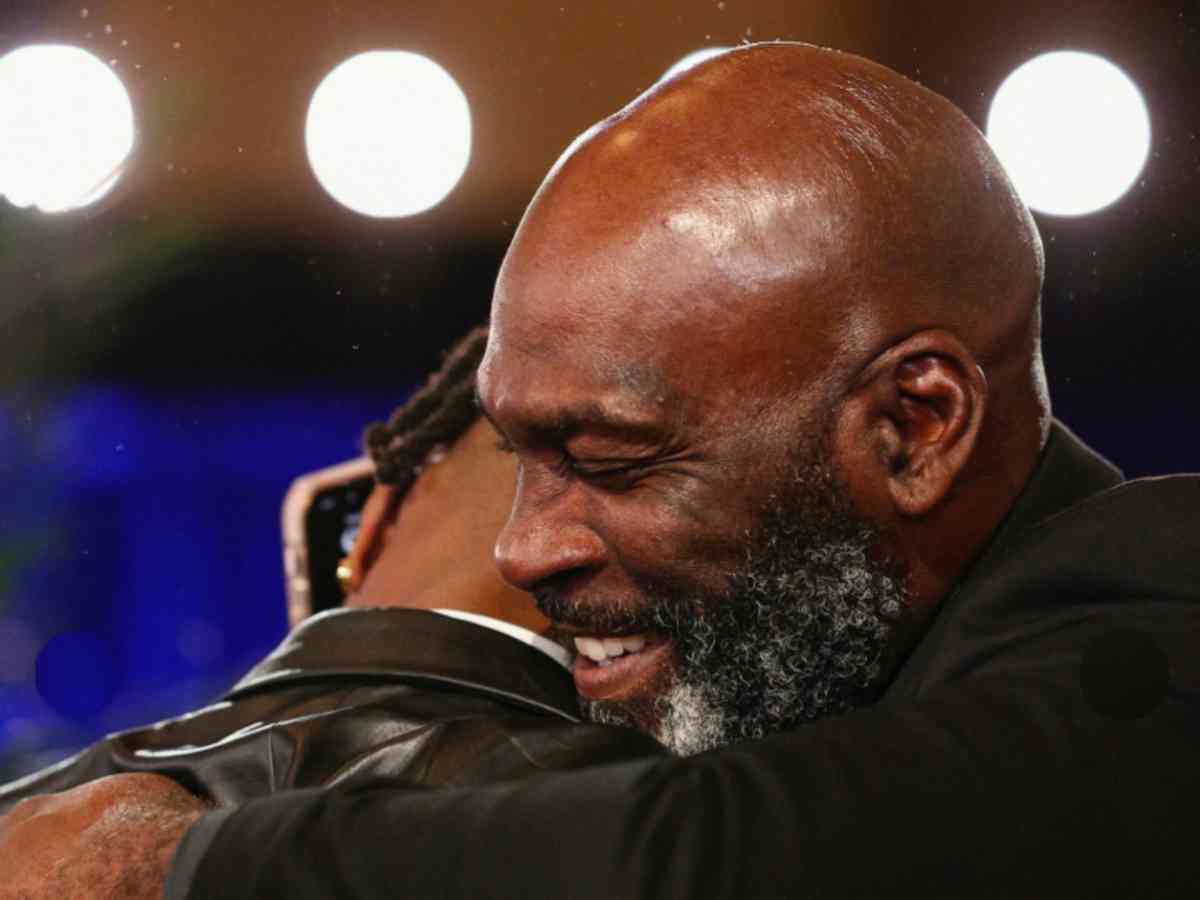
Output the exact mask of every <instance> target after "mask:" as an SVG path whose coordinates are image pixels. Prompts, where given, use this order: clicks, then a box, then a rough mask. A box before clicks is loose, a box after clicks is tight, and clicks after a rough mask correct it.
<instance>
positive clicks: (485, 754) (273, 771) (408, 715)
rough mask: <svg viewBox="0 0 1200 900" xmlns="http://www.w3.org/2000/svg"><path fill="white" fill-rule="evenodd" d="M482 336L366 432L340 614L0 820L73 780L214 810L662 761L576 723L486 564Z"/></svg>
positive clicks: (621, 736) (63, 774) (4, 795)
mask: <svg viewBox="0 0 1200 900" xmlns="http://www.w3.org/2000/svg"><path fill="white" fill-rule="evenodd" d="M486 339H487V333H486V330H484V329H477V330H475V331H472V332H471V333H470V334H468V335H467V336H466V337H465V338H464V339H463V340H462V341H461V342H460V343H459V344H458V345H456V346H455V347H454V349H453V350H451V352H450V353H449V355H448V356H447V358H446V361H445V364H444V365H443V367H442V368H441V369H440V370H439V371H438V372H437V373H436V374H435V375H434V376H433V377H432V378H431V379H430V380H429V381H428V383H427V384H426V385H425V386H424V387H423V388H422V389H420V390H419V391H418V392H417V393H416V394H414V395H413V397H412V398H411V399H410V400H409V401H408V402H407V403H406V404H404V405H403V406H401V407H400V408H399V409H398V410H397V411H396V412H395V413H394V414H393V415H392V417H391V419H390V420H389V421H388V422H387V423H386V424H384V423H378V424H375V425H372V426H370V427H369V428H368V429H367V432H366V435H365V439H364V443H365V445H366V450H367V453H368V454H369V455H370V457H371V458H372V460H373V462H374V465H375V468H376V474H377V479H378V485H377V486H376V488H375V490H374V491H373V493H372V495H371V497H370V498H369V500H368V503H367V508H366V509H365V510H364V520H363V524H362V527H361V529H360V532H359V538H358V540H357V541H356V545H355V547H354V549H353V551H352V553H351V555H350V557H349V558H348V559H347V561H346V563H345V564H344V565H346V566H347V567H348V568H349V569H350V570H351V573H350V574H349V575H348V577H347V579H346V582H345V583H346V586H347V588H348V592H347V598H346V602H345V604H344V606H345V608H344V609H339V610H332V611H328V612H325V613H322V614H320V615H317V616H314V617H312V618H310V619H308V620H307V621H304V622H302V623H300V625H299V626H298V627H297V628H296V629H295V630H294V631H293V632H292V633H291V634H290V635H289V636H288V637H287V638H286V639H285V640H284V642H283V643H282V644H281V645H280V646H279V648H278V649H276V650H275V651H274V652H273V653H272V654H271V655H270V656H268V657H267V658H266V659H265V660H263V661H262V662H261V663H260V664H259V665H257V666H256V667H254V669H252V670H251V672H250V673H249V674H248V675H246V677H245V678H243V679H242V680H241V681H240V682H239V683H238V684H237V685H236V686H235V687H234V688H233V690H232V691H231V692H230V693H229V694H228V695H226V696H225V697H224V698H223V700H222V701H221V702H220V703H217V704H216V705H213V706H210V707H208V708H206V709H202V710H200V711H199V712H196V713H193V714H191V715H187V716H183V717H180V718H177V719H172V720H169V721H166V722H161V723H159V724H156V725H153V726H150V727H148V728H140V729H136V730H133V731H127V732H124V733H121V734H116V735H113V736H111V737H109V738H108V739H106V740H104V741H103V742H101V743H99V744H97V745H95V746H93V747H91V748H90V749H88V750H86V751H84V752H83V753H82V754H80V755H78V756H76V757H75V758H74V759H71V760H69V761H67V762H66V763H64V764H62V765H59V766H56V767H53V768H51V769H49V770H46V771H43V772H40V773H36V774H34V775H32V776H30V777H28V778H25V779H23V780H21V781H18V782H15V783H13V784H11V785H8V786H7V787H0V813H4V812H5V811H7V810H8V809H11V808H12V807H13V806H14V805H15V804H17V803H18V801H21V800H23V799H26V798H29V797H33V796H35V795H44V794H47V793H50V792H56V791H62V790H66V789H68V788H72V787H75V786H79V785H84V784H86V783H88V782H96V783H97V790H100V791H102V790H103V782H102V781H98V780H99V779H104V777H105V776H109V775H115V774H118V773H146V774H158V775H165V776H167V777H169V778H170V779H172V780H173V781H174V782H176V783H177V784H178V785H179V786H180V787H181V788H182V789H183V790H186V791H188V792H190V793H191V794H193V795H197V796H200V797H202V798H204V799H205V800H207V801H208V802H210V803H212V804H214V805H216V806H219V807H220V806H231V805H236V804H240V803H243V802H246V801H247V800H250V799H253V798H256V797H263V796H266V795H268V794H272V793H275V792H278V791H280V790H285V789H290V788H306V787H307V788H329V787H335V786H340V787H346V788H349V787H351V786H353V785H357V784H361V783H365V782H368V781H371V780H375V779H381V778H382V779H387V780H390V781H393V782H397V783H403V784H407V785H414V786H415V785H425V786H433V785H470V784H485V783H492V782H497V781H504V780H510V779H517V778H521V777H524V776H527V775H531V774H533V773H536V772H539V771H541V770H544V769H564V768H573V767H577V766H580V765H583V764H585V763H589V764H591V763H599V762H606V761H613V760H617V759H627V758H631V757H635V756H640V755H646V754H650V753H655V752H660V751H661V748H659V746H658V745H657V744H656V743H655V742H654V741H652V740H650V739H649V738H646V737H644V736H642V735H640V734H638V733H637V732H634V731H632V730H627V729H609V728H604V727H602V726H598V725H585V724H580V723H579V722H578V715H577V711H576V699H575V691H574V688H573V686H572V683H571V677H570V674H569V673H568V670H567V664H568V662H569V657H568V654H567V653H566V651H565V650H563V649H562V648H561V647H559V646H557V645H556V644H554V643H552V642H551V641H549V640H547V639H546V638H544V637H542V636H541V635H539V634H538V632H540V631H544V630H546V627H547V625H548V622H547V620H546V619H545V618H543V617H542V616H541V615H540V614H539V613H538V612H537V610H536V608H535V606H534V604H533V600H532V598H531V597H530V596H529V595H528V594H526V593H524V592H522V591H518V590H516V589H515V588H512V587H509V586H508V585H506V584H505V583H504V582H503V581H501V579H500V577H499V575H498V574H497V572H496V570H495V567H494V566H493V565H492V561H491V549H492V544H493V543H494V542H495V539H496V535H497V533H498V532H499V530H500V527H501V526H502V524H503V522H504V519H505V518H506V516H507V511H508V507H509V505H510V504H511V502H512V492H513V480H514V472H513V469H514V465H513V460H512V458H511V457H507V456H505V455H503V454H500V453H498V452H496V442H497V437H496V434H495V432H494V431H493V430H492V428H491V426H490V425H489V424H488V423H487V422H486V421H485V420H483V419H482V418H481V417H480V415H479V412H478V409H477V408H476V405H475V370H476V368H477V366H478V364H479V360H480V358H481V357H482V354H483V349H484V346H485V343H486ZM434 610H437V611H434ZM38 802H42V801H34V804H33V805H34V806H35V808H36V803H38ZM29 807H30V805H27V806H26V807H25V809H27V810H28V809H29ZM21 809H22V808H21V807H18V810H17V812H16V813H14V816H18V817H19V816H20V815H22V813H21Z"/></svg>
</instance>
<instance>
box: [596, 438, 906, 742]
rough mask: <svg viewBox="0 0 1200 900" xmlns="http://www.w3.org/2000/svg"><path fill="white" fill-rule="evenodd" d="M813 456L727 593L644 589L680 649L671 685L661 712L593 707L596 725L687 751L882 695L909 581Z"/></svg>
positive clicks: (765, 520)
mask: <svg viewBox="0 0 1200 900" xmlns="http://www.w3.org/2000/svg"><path fill="white" fill-rule="evenodd" d="M815 456H816V455H815V454H813V456H810V458H809V460H808V462H807V464H806V465H802V466H798V467H797V468H796V469H795V470H794V474H793V477H792V479H791V482H790V483H789V484H788V485H786V486H785V488H784V489H783V490H781V491H780V492H778V493H777V494H776V495H774V496H773V497H772V498H771V499H770V501H769V502H768V507H767V510H766V512H765V514H764V515H763V517H762V520H761V522H760V525H759V527H758V528H757V529H756V530H755V532H754V533H753V534H752V535H751V538H750V540H749V542H748V546H747V550H746V558H745V563H744V564H743V565H742V566H741V567H740V568H738V569H737V570H736V571H735V572H733V573H731V574H730V576H729V579H728V584H729V586H728V588H727V590H725V591H723V592H722V593H721V594H720V595H718V596H713V595H711V594H710V595H706V596H704V597H700V598H697V597H694V596H690V595H688V594H686V593H684V592H681V591H678V590H676V589H674V588H673V587H672V586H671V585H669V584H658V585H657V586H655V585H646V586H644V587H646V588H648V590H647V593H648V595H649V596H653V597H656V601H655V603H654V608H653V610H652V611H651V616H650V617H649V618H650V621H652V622H653V626H654V627H655V628H657V629H659V630H661V631H663V632H665V633H666V634H667V635H668V636H669V637H670V638H671V639H672V641H673V642H674V649H675V666H674V667H673V670H672V675H671V680H670V683H669V684H666V685H663V686H662V688H663V689H662V690H661V692H660V693H659V694H658V696H657V697H655V698H654V699H653V701H651V702H650V703H646V702H644V701H643V702H621V701H603V700H602V701H595V702H587V701H584V702H583V712H584V715H585V716H586V717H587V718H589V719H590V720H591V721H593V722H602V723H608V724H614V725H626V726H632V727H637V728H640V729H641V730H643V731H649V732H650V733H651V734H652V735H653V736H654V737H655V738H657V739H658V740H659V741H660V742H661V743H662V744H663V745H664V746H666V747H667V748H668V749H669V750H670V751H671V752H673V753H675V754H678V755H690V754H694V753H700V752H702V751H705V750H710V749H712V748H714V747H721V746H725V745H727V744H730V743H734V742H737V741H741V740H753V739H757V738H761V737H764V736H766V735H768V734H773V733H775V732H778V731H781V730H784V729H787V728H791V727H794V726H796V725H799V724H802V723H804V722H810V721H813V720H815V719H822V718H825V717H828V716H832V715H836V714H839V713H843V712H847V711H849V710H851V709H854V708H855V707H858V706H862V705H865V704H867V703H870V702H871V701H873V700H874V699H875V697H876V695H877V693H878V688H879V683H880V680H881V677H882V676H883V674H884V671H885V668H886V664H887V661H888V656H889V651H890V650H891V649H892V648H893V646H894V644H895V643H896V642H895V639H894V636H895V632H896V630H897V628H898V626H899V625H900V624H901V623H902V621H903V620H904V619H905V618H906V617H907V611H908V609H909V605H910V604H909V598H908V594H907V591H906V588H905V578H904V573H903V571H902V570H901V569H900V568H899V566H897V565H895V564H894V563H892V562H891V561H889V560H888V558H887V556H886V554H885V553H884V552H883V549H882V542H881V540H880V537H879V534H878V531H877V529H875V528H874V527H873V526H872V525H871V524H870V523H868V522H867V521H866V520H865V519H863V518H862V517H861V516H860V515H859V514H858V513H857V510H855V508H854V506H853V503H852V501H851V500H850V498H849V493H848V491H847V489H846V488H845V486H844V484H842V483H841V482H840V481H839V480H838V479H837V478H836V477H835V476H833V474H832V473H831V470H830V468H829V467H828V465H826V464H825V462H824V460H823V459H820V458H814V457H815ZM656 588H657V589H656Z"/></svg>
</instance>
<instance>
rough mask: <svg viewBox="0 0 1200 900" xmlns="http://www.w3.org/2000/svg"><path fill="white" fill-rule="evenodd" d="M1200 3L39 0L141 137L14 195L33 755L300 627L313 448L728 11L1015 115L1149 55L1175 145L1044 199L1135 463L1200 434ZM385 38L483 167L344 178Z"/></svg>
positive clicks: (1075, 362)
mask: <svg viewBox="0 0 1200 900" xmlns="http://www.w3.org/2000/svg"><path fill="white" fill-rule="evenodd" d="M84 9H86V10H87V14H86V15H84V14H83V10H84ZM1195 9H1196V4H1195V2H1194V0H1186V2H1185V0H1177V2H1169V3H1162V4H1155V5H1153V6H1152V7H1151V6H1150V5H1146V4H1130V3H1127V2H1116V0H1112V2H1067V0H1042V2H1009V3H1004V4H991V5H987V4H964V3H961V2H932V0H929V2H924V0H909V2H900V0H896V2H868V0H850V2H847V0H839V2H836V3H834V2H832V0H826V2H812V0H801V2H796V0H793V2H785V0H778V2H748V0H724V2H696V0H660V2H657V3H654V4H647V3H645V2H636V3H635V2H629V0H608V2H604V3H578V2H564V0H554V2H541V0H517V2H513V3H507V4H503V5H501V4H489V3H484V2H462V3H457V4H406V3H398V2H388V3H383V2H372V0H337V2H334V0H323V2H312V3H297V2H280V0H269V2H258V3H242V2H235V0H207V2H205V0H191V2H188V0H176V2H174V3H170V2H162V0H155V2H148V0H146V2H144V0H119V2H95V0H82V2H81V0H76V2H73V3H70V4H66V3H56V2H32V0H22V2H15V3H14V2H13V0H7V2H6V3H5V4H4V6H3V8H2V10H0V54H3V53H5V52H7V51H8V50H11V49H13V48H16V47H19V46H21V45H24V44H27V43H42V42H62V43H72V44H77V45H79V46H83V47H85V48H88V49H90V50H93V51H94V52H96V53H97V54H98V55H100V56H101V57H102V58H104V59H111V60H115V62H114V63H113V65H114V66H115V70H116V71H117V73H118V74H119V75H120V77H121V78H122V80H123V81H124V82H125V84H126V87H127V88H128V89H129V91H130V93H131V96H132V98H133V102H134V108H135V114H136V116H137V119H138V124H139V142H138V145H137V148H136V149H135V155H134V158H133V161H132V164H131V166H130V168H129V170H128V172H127V174H126V176H125V178H124V179H123V180H122V182H121V183H120V184H119V185H118V186H117V188H116V189H115V190H114V191H113V192H112V193H110V194H109V195H108V196H107V197H105V198H104V199H103V200H102V201H101V202H100V203H98V204H97V205H95V206H93V207H89V208H87V209H84V210H81V211H78V212H75V213H68V214H63V215H57V216H48V215H44V214H41V213H39V212H37V211H36V210H18V209H15V208H13V207H11V206H9V205H8V204H7V203H6V202H5V201H4V200H3V199H0V496H2V497H3V499H4V504H3V510H4V514H5V516H4V522H3V527H2V530H0V780H2V779H3V778H4V777H6V776H11V775H14V774H16V773H18V772H20V771H24V770H27V769H29V768H31V767H33V766H35V765H37V764H40V763H42V762H45V761H47V760H49V759H53V758H57V757H58V756H61V755H62V754H63V753H64V752H66V751H67V750H69V749H71V748H72V747H76V746H78V745H80V744H81V743H83V742H86V741H90V740H92V739H94V738H95V737H96V736H97V735H99V734H101V733H103V732H105V731H107V730H112V729H115V728H121V727H127V726H130V725H133V724H137V723H140V722H142V721H145V720H147V719H150V718H154V717H158V716H165V715H168V714H172V713H175V712H178V711H180V710H183V709H186V708H189V707H193V706H195V705H197V704H199V703H201V702H204V701H206V700H208V699H211V698H212V697H213V696H215V695H216V694H217V693H219V691H220V690H221V688H223V687H224V686H226V685H227V684H228V683H229V682H230V681H231V680H232V679H234V678H235V677H236V676H237V675H238V674H239V673H240V671H242V670H244V669H245V668H246V667H247V666H248V665H249V664H250V663H251V662H253V661H254V659H255V658H256V657H257V656H259V655H261V654H262V653H264V652H265V651H266V650H267V649H269V648H270V647H271V646H272V645H273V644H274V643H275V642H276V641H277V640H278V639H279V638H280V637H281V636H282V634H283V632H284V629H285V611H284V601H283V587H282V580H281V566H280V562H279V531H278V511H279V503H280V500H281V499H282V495H283V492H284V490H285V489H286V487H287V485H288V483H289V482H290V480H291V479H292V478H294V477H296V476H297V475H299V474H301V473H303V472H305V471H308V470H310V469H313V468H317V467H320V466H323V465H328V464H331V463H334V462H337V461H340V460H342V459H345V458H348V457H350V456H353V455H355V453H356V449H357V447H356V442H357V437H358V434H359V432H360V430H361V428H362V426H363V425H364V424H365V422H366V421H368V420H369V419H371V418H380V417H383V416H386V415H387V413H388V412H389V411H390V409H391V408H392V407H393V406H394V405H395V404H396V403H397V402H399V401H400V400H401V399H403V397H404V396H405V394H406V393H407V391H408V390H410V389H411V386H412V385H413V384H414V383H415V382H416V381H418V380H419V379H420V377H421V375H422V373H424V372H425V371H427V370H428V369H429V368H430V367H431V366H433V365H434V364H436V362H437V360H438V356H439V353H440V351H441V350H442V349H443V348H444V347H445V346H446V345H447V344H448V343H449V342H450V341H451V340H452V339H453V338H454V337H455V336H456V335H458V334H459V333H461V332H462V331H464V330H465V329H466V328H467V327H468V326H469V325H471V324H473V323H475V322H477V321H480V320H481V319H482V318H483V317H484V315H485V313H486V309H487V304H488V299H489V295H490V291H491V284H492V281H493V278H494V274H495V269H496V265H497V263H498V262H499V260H500V258H501V257H502V255H503V252H504V248H505V245H506V242H507V240H508V238H509V237H510V236H511V233H512V230H513V227H514V226H515V223H516V222H517V220H518V219H519V217H520V214H521V211H522V208H523V206H524V204H525V203H526V202H527V200H528V199H529V197H530V195H531V193H532V191H533V189H534V188H535V187H536V184H537V182H538V180H539V179H540V177H541V175H542V174H543V173H544V172H545V170H546V169H547V168H548V167H549V165H550V164H551V163H552V162H553V161H554V159H555V158H556V157H557V155H558V154H559V153H560V152H561V151H562V150H563V148H564V147H565V146H566V145H567V144H568V143H569V142H570V140H571V138H573V137H574V136H575V134H577V133H578V132H579V131H581V130H582V129H583V128H585V127H586V126H588V125H589V124H591V123H592V122H593V121H594V120H596V119H598V118H601V117H602V116H604V115H606V114H608V113H610V112H612V111H613V110H615V109H616V108H618V107H619V106H620V105H622V104H623V103H625V102H626V101H627V100H629V99H631V98H632V97H633V96H634V95H635V94H636V93H638V92H639V91H640V90H642V89H643V88H645V87H646V86H648V85H649V84H650V83H651V82H653V81H654V80H655V79H656V78H658V77H659V76H660V75H661V74H662V72H663V71H664V70H665V69H666V68H667V67H668V66H670V65H671V64H672V63H673V62H675V61H676V60H677V59H679V58H680V57H682V56H684V55H685V54H686V53H688V52H690V51H692V50H695V49H697V48H699V47H702V46H709V45H732V44H736V43H738V42H740V41H743V40H747V39H749V40H768V39H775V38H783V39H795V40H805V41H810V42H813V43H817V44H823V45H830V46H836V47H839V48H841V49H845V50H850V51H854V52H858V53H862V54H865V55H868V56H871V57H873V58H875V59H878V60H880V61H882V62H884V63H886V64H888V65H890V66H892V67H893V68H896V69H898V70H899V71H901V72H903V73H905V74H907V75H909V76H911V77H914V78H916V79H918V80H920V81H922V82H924V83H925V84H927V85H929V86H930V87H932V88H934V89H936V90H938V91H940V92H942V93H944V94H946V95H947V96H948V97H950V98H951V99H952V100H953V101H955V102H956V103H958V104H959V105H960V106H961V107H962V108H963V109H964V110H966V112H967V113H968V114H969V115H970V116H971V117H972V118H973V119H974V120H975V121H976V123H978V124H980V125H981V126H982V125H983V123H984V121H985V119H986V115H987V110H988V106H989V104H990V102H991V98H992V96H993V94H994V92H995V90H996V88H997V87H998V86H999V84H1000V82H1001V81H1002V80H1003V79H1004V77H1005V76H1006V75H1007V74H1008V73H1009V72H1010V71H1011V70H1012V69H1014V68H1015V67H1016V66H1018V65H1020V64H1021V63H1022V62H1024V61H1026V60H1027V59H1029V58H1031V57H1033V56H1035V55H1037V54H1039V53H1041V52H1045V51H1048V50H1056V49H1078V50H1086V51H1091V52H1095V53H1099V54H1101V55H1103V56H1106V57H1107V58H1109V59H1111V60H1112V61H1113V62H1115V63H1116V64H1117V65H1119V66H1120V67H1121V68H1123V69H1124V70H1125V71H1126V72H1127V73H1128V74H1129V75H1130V76H1131V77H1132V78H1133V80H1134V81H1135V82H1136V83H1137V84H1138V85H1139V87H1140V88H1141V90H1142V92H1143V94H1144V95H1145V97H1146V100H1147V102H1148V104H1149V107H1150V114H1151V127H1152V132H1153V138H1152V140H1153V144H1152V148H1151V156H1150V160H1149V162H1148V163H1147V166H1146V169H1145V171H1144V172H1143V174H1142V177H1141V178H1140V179H1139V181H1138V183H1137V185H1136V186H1135V187H1134V188H1133V189H1132V190H1131V191H1130V192H1129V193H1128V194H1127V195H1126V196H1125V197H1124V198H1123V199H1122V200H1121V201H1119V202H1118V203H1116V204H1115V205H1113V206H1111V207H1109V208H1107V209H1105V210H1103V211H1101V212H1099V213H1097V214H1095V215H1092V216H1085V217H1082V218H1076V219H1067V218H1053V217H1040V218H1039V224H1040V226H1041V229H1042V234H1043V238H1044V239H1045V242H1046V249H1047V268H1048V279H1047V284H1046V293H1045V348H1046V362H1047V367H1048V370H1049V375H1050V380H1051V390H1052V396H1053V398H1054V401H1055V410H1056V413H1057V414H1058V415H1059V416H1060V417H1061V418H1062V419H1064V420H1065V421H1066V422H1067V423H1068V424H1069V425H1071V426H1072V427H1073V428H1074V429H1075V430H1077V431H1078V432H1079V433H1080V434H1081V435H1082V436H1083V437H1084V438H1085V439H1087V440H1088V441H1090V442H1091V443H1093V444H1094V445H1095V446H1096V447H1097V448H1098V449H1100V450H1102V451H1103V452H1105V453H1106V454H1107V455H1109V456H1110V457H1111V458H1112V459H1113V460H1114V461H1115V462H1117V463H1118V464H1119V465H1121V466H1122V467H1123V468H1124V469H1125V471H1126V472H1127V474H1129V475H1146V474H1158V473H1166V472H1173V471H1183V470H1196V469H1200V451H1198V450H1197V446H1196V439H1197V437H1200V426H1197V424H1196V414H1197V403H1196V401H1195V389H1196V379H1195V378H1194V377H1193V371H1194V366H1195V357H1196V355H1197V354H1198V353H1200V340H1198V338H1200V304H1198V303H1197V302H1196V290H1197V287H1198V286H1200V254H1198V252H1197V246H1198V242H1200V211H1198V205H1200V203H1198V201H1200V194H1198V191H1197V188H1198V186H1200V140H1198V138H1197V132H1198V131H1200V107H1198V104H1197V91H1196V88H1195V85H1196V84H1197V83H1200V61H1198V56H1200V54H1198V52H1197V51H1200V31H1198V20H1200V15H1198V14H1197V13H1196V12H1194V10H1195ZM105 26H108V27H107V28H106V27H105ZM122 42H124V43H122ZM379 48H397V49H407V50H414V51H417V52H421V53H425V54H427V55H429V56H431V57H432V58H434V59H435V60H437V61H438V62H439V63H440V64H441V65H443V66H444V67H445V68H446V69H447V70H448V71H449V72H450V73H451V74H452V75H453V76H454V77H455V78H456V79H457V80H458V82H459V84H460V85H461V86H462V88H463V90H464V91H465V93H466V95H467V97H468V100H469V102H470V104H471V108H472V115H473V119H474V122H473V125H474V141H473V151H472V160H471V164H470V167H469V169H468V171H467V174H466V176H465V177H464V179H463V181H462V182H461V183H460V184H459V186H458V187H457V189H456V190H455V191H454V192H453V193H452V194H451V195H450V196H449V197H448V198H447V200H446V201H445V202H444V203H443V204H441V205H440V206H438V207H436V208H435V209H433V210H431V211H429V212H427V213H425V214H422V215H419V216H416V217H413V218H409V219H398V220H390V221H386V220H378V219H369V218H366V217H362V216H359V215H357V214H355V213H352V212H350V211H348V210H345V209H343V208H342V207H340V206H338V205H337V203H336V202H334V201H333V200H332V199H331V198H329V197H328V196H327V195H326V194H325V193H324V192H323V190H322V189H321V188H320V186H319V185H318V184H317V182H316V180H315V179H314V178H313V177H312V175H311V173H310V171H309V169H308V166H307V162H306V160H305V155H304V142H303V123H304V116H305V113H306V110H307V105H308V101H309V98H310V97H311V95H312V91H313V90H314V89H315V87H316V85H317V84H318V83H319V82H320V80H321V78H322V77H323V76H324V75H325V74H326V73H327V72H328V71H329V70H330V69H332V68H333V67H334V66H335V65H337V64H338V63H339V62H341V61H342V60H344V59H345V58H347V57H349V56H351V55H353V54H355V53H357V52H360V51H362V50H367V49H379ZM0 140H3V135H0ZM1147 539H1148V540H1153V535H1147Z"/></svg>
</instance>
